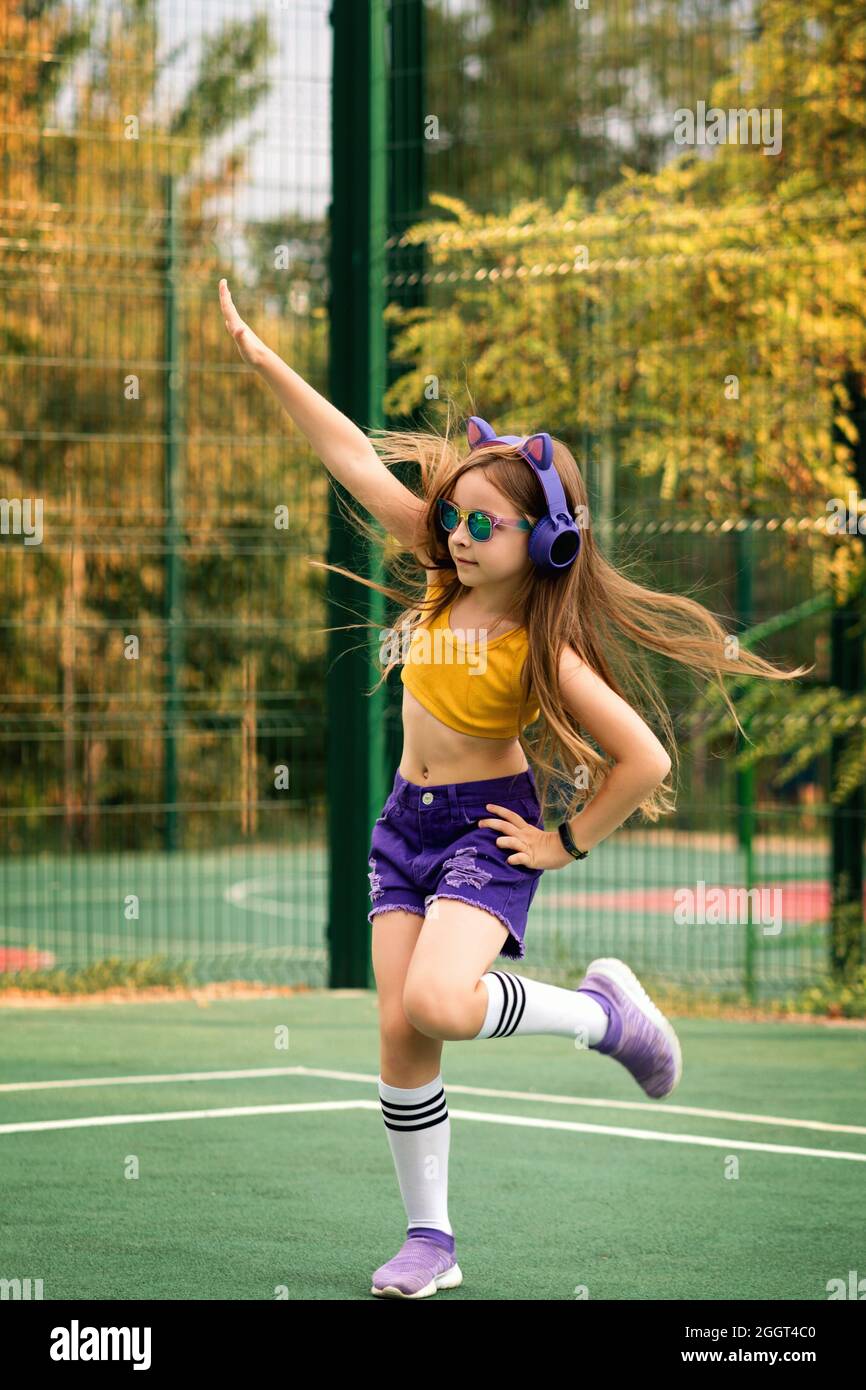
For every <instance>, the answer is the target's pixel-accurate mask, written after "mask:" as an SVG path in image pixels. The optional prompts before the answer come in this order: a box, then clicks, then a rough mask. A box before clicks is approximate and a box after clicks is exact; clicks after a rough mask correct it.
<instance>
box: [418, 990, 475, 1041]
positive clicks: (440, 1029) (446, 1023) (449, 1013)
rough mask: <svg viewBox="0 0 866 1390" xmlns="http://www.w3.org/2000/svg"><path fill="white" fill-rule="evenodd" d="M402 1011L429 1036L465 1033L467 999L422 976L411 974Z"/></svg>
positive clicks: (454, 1035) (419, 1029)
mask: <svg viewBox="0 0 866 1390" xmlns="http://www.w3.org/2000/svg"><path fill="white" fill-rule="evenodd" d="M403 1011H404V1013H405V1015H406V1017H407V1019H408V1020H409V1022H410V1023H411V1024H412V1026H413V1027H414V1028H417V1029H418V1031H419V1033H424V1034H426V1035H427V1037H430V1038H443V1039H446V1038H451V1039H457V1038H461V1037H462V1036H463V1026H464V1025H463V1020H464V1017H465V1013H466V1009H465V1001H463V1000H461V999H459V998H457V997H456V995H455V991H454V988H453V986H445V985H442V984H439V983H437V982H436V981H435V980H430V979H428V978H424V977H422V976H419V977H410V978H408V979H407V981H406V985H405V988H404V990H403Z"/></svg>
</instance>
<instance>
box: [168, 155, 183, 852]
mask: <svg viewBox="0 0 866 1390" xmlns="http://www.w3.org/2000/svg"><path fill="white" fill-rule="evenodd" d="M164 189H165V208H166V222H167V225H166V266H165V335H164V338H165V377H164V387H163V389H164V393H165V465H164V477H165V592H164V606H163V618H164V622H165V676H164V681H165V725H164V735H163V736H164V740H165V743H164V748H165V753H164V757H165V766H164V784H163V800H164V802H165V831H164V836H165V839H164V843H165V848H166V849H167V850H169V851H174V850H176V849H177V848H178V846H179V843H180V825H179V818H178V809H177V801H178V796H177V790H178V752H177V730H178V723H179V721H180V698H181V697H180V666H181V661H182V659H183V657H182V643H183V628H182V613H181V604H182V584H183V572H182V568H181V557H180V553H179V550H180V540H181V515H182V492H181V487H182V484H181V462H182V459H181V444H180V440H181V434H182V431H183V409H182V405H183V387H184V381H183V370H182V366H181V362H180V324H179V319H178V299H179V296H178V284H177V282H178V276H179V273H180V269H179V268H180V257H179V254H178V225H177V184H176V181H175V178H174V175H172V174H166V175H165V177H164Z"/></svg>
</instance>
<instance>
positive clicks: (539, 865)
mask: <svg viewBox="0 0 866 1390" xmlns="http://www.w3.org/2000/svg"><path fill="white" fill-rule="evenodd" d="M487 809H488V811H496V812H497V813H498V817H499V819H494V818H493V817H490V818H489V819H487V820H480V821H479V822H478V824H479V825H489V826H490V827H491V828H492V829H493V830H501V831H503V832H504V833H503V834H502V835H500V836H499V838H498V840H497V841H496V843H497V845H498V846H499V848H500V849H510V850H512V851H514V853H512V854H509V856H508V862H509V864H525V865H526V867H527V868H528V869H564V868H565V866H566V864H573V863H574V860H573V859H572V857H571V855H570V854H569V853H568V851H567V850H566V849H565V847H564V845H563V843H562V841H561V840H560V838H559V832H558V831H557V830H539V828H538V826H537V825H530V824H529V821H526V820H524V819H523V817H522V816H521V815H519V814H518V813H517V811H512V810H510V809H509V807H508V806H497V805H495V804H494V803H493V802H492V801H491V802H489V803H488V806H487Z"/></svg>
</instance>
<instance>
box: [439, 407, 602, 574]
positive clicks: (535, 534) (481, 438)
mask: <svg viewBox="0 0 866 1390" xmlns="http://www.w3.org/2000/svg"><path fill="white" fill-rule="evenodd" d="M466 437H467V439H468V440H469V445H470V447H471V448H472V449H481V448H484V447H486V445H488V444H516V445H518V446H519V449H520V453H521V454H522V455H523V457H524V458H525V459H526V461H527V463H529V464H531V465H532V467H533V469H534V470H535V476H536V477H537V478H538V481H539V482H540V483H541V486H542V488H543V489H544V497H545V501H546V503H547V515H546V516H543V517H542V518H541V520H540V521H537V522H536V523H535V525H534V526H533V528H532V532H531V534H530V537H529V558H530V559H531V560H532V561H533V563H534V564H535V565H537V566H538V568H539V569H540V570H541V571H542V572H543V573H544V574H560V573H561V572H562V570H566V569H568V567H569V565H571V564H573V563H574V561H575V560H576V558H577V554H578V551H579V550H580V527H579V526H578V525H577V523H576V522H575V520H574V517H573V516H572V515H571V512H570V511H569V510H568V503H567V502H566V500H565V492H564V490H563V486H562V479H561V478H560V476H559V474H558V473H557V471H556V469H555V468H554V466H553V441H552V439H551V438H550V435H549V434H544V433H542V434H532V435H526V436H524V437H521V436H520V435H517V434H501V435H498V434H494V432H493V427H492V425H488V423H487V421H486V420H482V419H481V418H480V416H478V415H470V416H469V419H468V421H467V422H466Z"/></svg>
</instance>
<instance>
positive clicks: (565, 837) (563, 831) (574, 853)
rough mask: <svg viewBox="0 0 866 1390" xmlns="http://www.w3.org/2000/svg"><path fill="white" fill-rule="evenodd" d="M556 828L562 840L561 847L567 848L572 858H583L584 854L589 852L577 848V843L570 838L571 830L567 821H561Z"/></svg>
mask: <svg viewBox="0 0 866 1390" xmlns="http://www.w3.org/2000/svg"><path fill="white" fill-rule="evenodd" d="M558 828H559V838H560V840H561V841H562V844H563V847H564V848H565V849H567V850H568V852H569V854H570V855H571V857H572V859H585V858H586V856H587V855H588V854H589V850H588V849H578V848H577V845H576V844H575V843H574V840H573V839H572V838H571V830H570V829H569V825H568V821H567V820H564V821H563V822H562V825H560V826H559V827H558Z"/></svg>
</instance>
